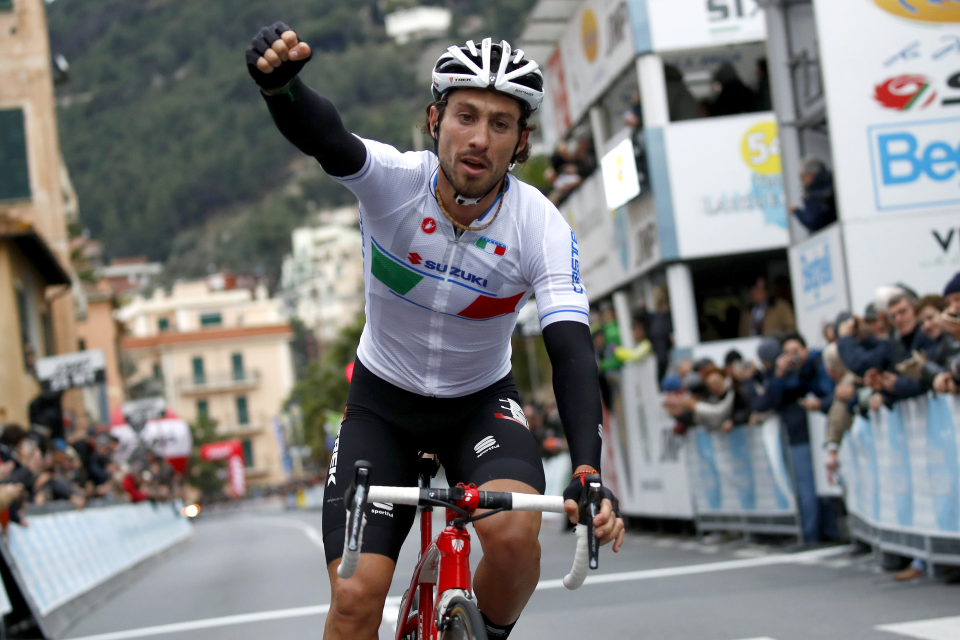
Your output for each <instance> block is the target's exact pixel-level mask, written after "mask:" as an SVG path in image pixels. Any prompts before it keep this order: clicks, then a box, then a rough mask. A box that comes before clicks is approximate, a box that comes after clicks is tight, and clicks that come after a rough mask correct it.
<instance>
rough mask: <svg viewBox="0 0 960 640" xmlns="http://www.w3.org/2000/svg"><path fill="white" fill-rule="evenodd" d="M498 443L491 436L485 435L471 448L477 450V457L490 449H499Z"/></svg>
mask: <svg viewBox="0 0 960 640" xmlns="http://www.w3.org/2000/svg"><path fill="white" fill-rule="evenodd" d="M499 448H500V445H498V444H497V441H496V440H495V439H494V437H493V436H487V437H486V438H484V439H483V440H481V441H480V442H478V443H477V444H475V445H473V450H474V451H476V452H477V457H478V458H479V457H480V456H482V455H483V454H485V453H486V452H487V451H492V450H493V449H499Z"/></svg>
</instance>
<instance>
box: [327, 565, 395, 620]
mask: <svg viewBox="0 0 960 640" xmlns="http://www.w3.org/2000/svg"><path fill="white" fill-rule="evenodd" d="M364 560H369V561H368V562H366V563H365V562H364ZM377 560H380V562H377ZM386 563H389V565H390V566H389V567H387V566H382V567H381V566H376V567H375V566H371V565H381V564H382V565H386ZM336 565H339V562H334V563H332V564H331V565H330V578H331V583H332V584H331V587H332V596H333V598H332V600H333V602H332V606H331V608H330V614H329V615H331V616H332V617H334V618H336V621H337V622H340V623H344V624H347V625H348V626H350V627H364V626H366V625H368V624H373V622H375V623H376V624H377V625H379V624H380V618H381V616H382V614H383V603H384V600H385V599H386V597H387V592H388V591H389V590H390V581H391V578H392V576H393V561H392V560H390V559H389V558H386V557H383V556H380V557H377V556H374V557H361V560H360V567H359V568H358V570H357V573H356V575H354V576H353V577H352V578H349V579H346V580H344V579H342V578H340V577H338V576H336V568H335V567H336ZM365 565H366V566H365ZM371 621H373V622H371Z"/></svg>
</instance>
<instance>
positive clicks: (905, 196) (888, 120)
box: [814, 0, 960, 309]
mask: <svg viewBox="0 0 960 640" xmlns="http://www.w3.org/2000/svg"><path fill="white" fill-rule="evenodd" d="M814 5H815V10H816V19H817V28H818V33H819V42H820V51H821V56H822V60H823V65H822V68H823V75H824V85H825V89H826V103H827V115H828V117H829V122H830V136H831V145H832V153H833V164H834V167H835V176H836V191H837V205H838V212H839V215H840V219H841V221H842V222H843V224H844V241H845V243H846V249H847V257H848V263H847V264H848V269H849V274H850V288H851V294H852V296H851V297H852V298H853V304H854V307H855V308H857V309H861V308H862V306H863V305H864V304H866V302H868V301H869V299H870V297H872V292H873V291H874V289H875V288H876V287H877V286H879V285H882V284H888V283H890V282H896V281H900V282H906V283H908V284H910V285H911V286H913V287H915V288H917V289H918V290H920V289H922V291H923V292H926V291H939V290H941V289H942V287H943V284H944V283H945V282H946V281H947V280H948V279H949V278H950V277H951V276H952V275H953V273H954V272H955V271H956V270H957V267H958V260H957V251H956V247H951V246H950V245H951V244H953V243H954V242H956V240H955V238H954V236H955V235H956V231H955V229H954V228H953V227H956V226H957V225H956V224H954V223H955V222H956V220H955V218H956V214H957V213H958V212H960V151H958V147H960V4H958V3H956V2H942V1H941V0H857V1H855V2H854V1H846V2H836V1H835V0H815V2H814ZM850 25H857V28H855V29H851V28H850ZM907 218H909V222H908V220H907ZM875 225H879V226H875ZM877 242H879V243H880V244H879V245H878V244H876V243H877ZM880 255H883V256H887V255H889V256H896V257H897V260H891V261H888V262H890V263H891V265H893V264H896V265H897V269H896V275H894V274H893V273H890V271H891V269H885V268H884V266H885V265H884V264H883V262H884V261H881V260H877V259H876V256H880Z"/></svg>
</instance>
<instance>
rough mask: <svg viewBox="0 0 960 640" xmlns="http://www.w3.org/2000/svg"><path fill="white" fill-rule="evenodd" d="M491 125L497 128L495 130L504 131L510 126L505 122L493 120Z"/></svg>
mask: <svg viewBox="0 0 960 640" xmlns="http://www.w3.org/2000/svg"><path fill="white" fill-rule="evenodd" d="M493 126H494V127H495V128H496V129H497V131H506V130H507V129H509V128H510V127H509V126H508V125H507V123H506V122H495V123H493Z"/></svg>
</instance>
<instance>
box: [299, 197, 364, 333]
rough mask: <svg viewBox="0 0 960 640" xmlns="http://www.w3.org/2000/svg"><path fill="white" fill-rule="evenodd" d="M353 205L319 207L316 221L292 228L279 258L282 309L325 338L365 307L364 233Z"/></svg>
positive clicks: (351, 319) (337, 331)
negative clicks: (288, 247) (286, 249)
mask: <svg viewBox="0 0 960 640" xmlns="http://www.w3.org/2000/svg"><path fill="white" fill-rule="evenodd" d="M357 222H358V215H357V208H356V207H345V208H343V209H338V210H334V211H330V212H325V213H321V214H320V216H319V217H318V225H317V226H311V227H301V228H299V229H295V230H294V232H293V238H292V239H293V242H292V244H293V254H292V255H289V256H287V257H286V258H285V259H284V261H283V272H282V279H281V287H282V293H281V297H283V299H284V303H285V313H287V315H288V316H295V317H297V318H299V319H300V320H302V321H303V323H304V324H305V325H306V326H307V328H309V329H310V330H311V331H312V332H313V334H314V335H315V336H316V338H317V340H318V341H319V342H320V343H321V344H323V343H327V342H331V341H333V340H335V339H336V338H337V335H338V334H339V333H340V331H341V330H342V329H343V328H344V327H345V326H346V325H349V324H350V323H352V322H353V320H354V319H355V318H356V317H357V314H358V313H360V312H361V311H362V310H363V238H362V236H361V234H360V230H359V228H358V226H357Z"/></svg>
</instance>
